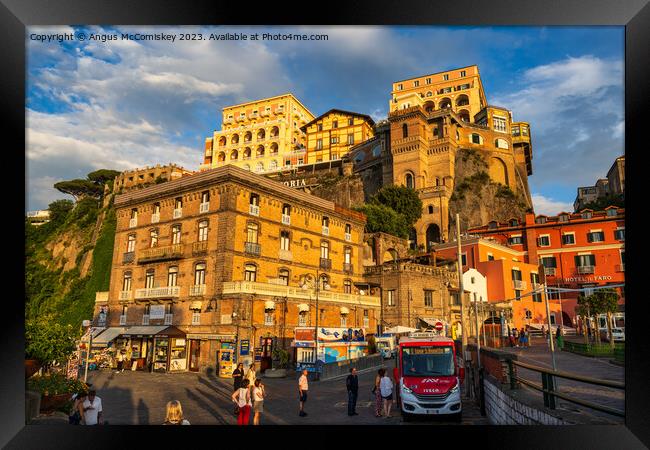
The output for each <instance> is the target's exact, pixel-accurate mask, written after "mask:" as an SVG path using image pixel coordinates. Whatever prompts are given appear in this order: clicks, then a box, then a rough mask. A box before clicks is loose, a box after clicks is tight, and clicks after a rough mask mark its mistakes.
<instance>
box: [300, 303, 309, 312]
mask: <svg viewBox="0 0 650 450" xmlns="http://www.w3.org/2000/svg"><path fill="white" fill-rule="evenodd" d="M307 311H309V305H308V304H307V303H301V304H299V305H298V312H307Z"/></svg>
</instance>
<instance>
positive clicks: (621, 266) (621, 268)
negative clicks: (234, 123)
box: [616, 264, 625, 272]
mask: <svg viewBox="0 0 650 450" xmlns="http://www.w3.org/2000/svg"><path fill="white" fill-rule="evenodd" d="M616 271H617V272H625V264H617V265H616Z"/></svg>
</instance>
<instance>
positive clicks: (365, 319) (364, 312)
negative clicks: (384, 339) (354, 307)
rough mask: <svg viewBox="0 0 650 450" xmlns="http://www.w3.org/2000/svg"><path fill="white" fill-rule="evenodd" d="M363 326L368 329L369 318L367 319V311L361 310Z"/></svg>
mask: <svg viewBox="0 0 650 450" xmlns="http://www.w3.org/2000/svg"><path fill="white" fill-rule="evenodd" d="M363 326H364V327H366V328H367V327H368V326H370V318H369V317H368V310H367V309H364V310H363Z"/></svg>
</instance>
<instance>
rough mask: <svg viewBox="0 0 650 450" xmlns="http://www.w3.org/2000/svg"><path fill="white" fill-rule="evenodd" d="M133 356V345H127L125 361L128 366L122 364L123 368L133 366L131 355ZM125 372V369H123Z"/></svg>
mask: <svg viewBox="0 0 650 450" xmlns="http://www.w3.org/2000/svg"><path fill="white" fill-rule="evenodd" d="M132 356H133V349H132V348H131V345H129V346H128V347H126V360H125V361H124V364H125V366H126V367H124V366H122V367H123V369H124V368H126V369H127V370H128V369H130V368H131V357H132ZM122 372H124V370H122Z"/></svg>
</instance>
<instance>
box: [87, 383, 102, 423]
mask: <svg viewBox="0 0 650 450" xmlns="http://www.w3.org/2000/svg"><path fill="white" fill-rule="evenodd" d="M82 408H83V424H84V425H98V424H100V425H101V424H103V423H104V418H103V417H102V412H103V410H102V399H101V398H99V397H97V392H96V391H95V390H94V389H91V390H90V391H88V397H87V398H86V399H85V400H84V401H83V403H82Z"/></svg>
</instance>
